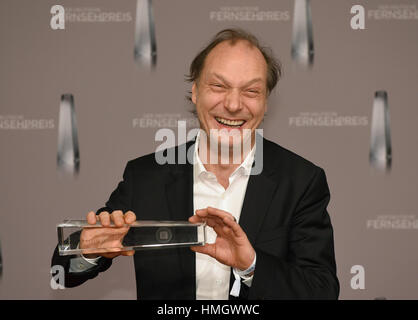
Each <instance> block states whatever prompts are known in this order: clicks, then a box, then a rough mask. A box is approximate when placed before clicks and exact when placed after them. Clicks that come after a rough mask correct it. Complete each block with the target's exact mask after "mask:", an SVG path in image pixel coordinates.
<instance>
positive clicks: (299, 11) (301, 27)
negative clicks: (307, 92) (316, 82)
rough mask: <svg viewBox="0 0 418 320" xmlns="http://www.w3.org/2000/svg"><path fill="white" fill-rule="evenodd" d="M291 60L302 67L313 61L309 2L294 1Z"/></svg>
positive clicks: (305, 0) (309, 64)
mask: <svg viewBox="0 0 418 320" xmlns="http://www.w3.org/2000/svg"><path fill="white" fill-rule="evenodd" d="M292 59H293V60H294V61H296V62H297V63H299V64H300V65H303V66H311V65H312V64H313V60H314V47H313V36H312V15H311V5H310V0H295V6H294V10H293V31H292Z"/></svg>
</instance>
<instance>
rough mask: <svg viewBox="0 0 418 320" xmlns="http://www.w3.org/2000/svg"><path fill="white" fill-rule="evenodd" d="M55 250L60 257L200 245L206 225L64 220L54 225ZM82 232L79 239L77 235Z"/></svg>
mask: <svg viewBox="0 0 418 320" xmlns="http://www.w3.org/2000/svg"><path fill="white" fill-rule="evenodd" d="M57 232H58V251H59V254H60V255H62V256H65V255H71V254H81V253H82V254H92V253H106V252H117V251H125V250H139V249H157V248H170V247H188V246H203V245H205V243H206V224H205V223H197V224H194V223H190V222H188V221H135V222H134V223H132V224H131V225H129V226H128V225H125V226H123V227H116V226H115V225H113V224H111V225H110V226H109V227H103V226H102V225H101V223H100V222H98V223H97V224H96V225H91V224H88V223H87V221H86V220H65V221H64V222H63V223H61V224H58V225H57ZM82 232H83V240H82V241H81V242H80V235H81V233H82Z"/></svg>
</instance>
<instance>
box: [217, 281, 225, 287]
mask: <svg viewBox="0 0 418 320" xmlns="http://www.w3.org/2000/svg"><path fill="white" fill-rule="evenodd" d="M223 283H224V282H223V280H221V279H216V284H217V285H219V286H220V285H222V284H223Z"/></svg>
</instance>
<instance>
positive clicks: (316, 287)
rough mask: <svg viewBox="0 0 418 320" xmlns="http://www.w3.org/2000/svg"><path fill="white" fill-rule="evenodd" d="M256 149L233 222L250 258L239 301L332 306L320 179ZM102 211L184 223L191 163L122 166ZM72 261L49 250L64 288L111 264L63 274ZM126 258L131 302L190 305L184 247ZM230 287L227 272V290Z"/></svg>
mask: <svg viewBox="0 0 418 320" xmlns="http://www.w3.org/2000/svg"><path fill="white" fill-rule="evenodd" d="M263 142H264V144H263V149H264V153H263V156H264V163H263V171H262V173H261V174H259V175H251V176H250V178H249V181H248V186H247V190H246V194H245V198H244V203H243V206H242V212H241V216H240V220H239V224H240V225H241V227H242V228H243V230H244V231H245V233H246V234H247V236H248V239H249V241H250V242H251V244H252V245H253V247H254V249H255V251H256V253H257V264H256V269H255V273H254V277H253V282H252V286H251V287H250V288H248V287H247V286H246V285H242V286H241V293H240V298H241V299H337V298H338V294H339V282H338V279H337V276H336V264H335V256H334V243H333V229H332V226H331V221H330V217H329V215H328V212H327V209H326V208H327V205H328V202H329V199H330V194H329V189H328V185H327V181H326V177H325V173H324V171H323V170H322V169H321V168H319V167H317V166H315V165H314V164H312V163H311V162H309V161H307V160H305V159H303V158H301V157H300V156H298V155H296V154H294V153H292V152H290V151H288V150H286V149H284V148H282V147H280V146H279V145H277V144H275V143H273V142H271V141H268V140H266V139H264V140H263ZM192 144H193V142H191V143H190V142H189V143H188V144H187V148H189V147H190V146H191V145H192ZM192 147H194V146H192ZM175 150H176V152H177V150H178V147H176V148H175ZM176 159H177V158H176ZM104 210H107V211H109V212H112V211H113V210H122V211H123V212H126V211H128V210H132V211H133V212H135V214H136V215H137V219H138V220H183V221H186V220H188V218H189V217H190V216H192V215H193V213H194V211H193V166H192V164H183V165H180V164H175V165H169V164H166V165H159V164H157V163H156V161H155V154H150V155H146V156H143V157H140V158H137V159H135V160H131V161H129V162H128V164H127V166H126V169H125V172H124V175H123V181H121V182H120V183H119V185H118V187H117V188H116V190H115V191H113V193H112V194H111V196H110V199H109V201H108V202H107V203H106V207H104V208H101V209H100V210H98V211H97V213H100V212H102V211H104ZM74 237H77V235H74ZM72 257H74V256H65V257H61V256H59V255H58V252H57V248H56V249H55V252H54V255H53V258H52V265H56V264H60V265H62V266H63V267H64V269H65V270H66V277H65V280H66V282H65V285H66V287H74V286H77V285H80V284H81V283H83V282H85V281H87V280H88V279H91V278H94V277H96V276H97V275H98V274H99V273H100V272H103V271H105V270H106V269H108V268H109V267H110V265H111V263H112V260H111V259H106V258H101V259H100V260H99V264H98V266H97V267H94V268H92V269H90V270H88V271H86V272H82V273H69V272H68V269H69V265H70V259H71V258H72ZM133 259H134V265H135V273H136V283H137V296H138V299H195V298H196V274H195V253H194V252H193V251H191V250H190V249H189V248H177V249H174V248H171V249H160V250H144V251H136V252H135V255H134V257H133ZM232 282H233V275H232V272H231V281H230V288H231V284H232ZM230 298H232V297H230Z"/></svg>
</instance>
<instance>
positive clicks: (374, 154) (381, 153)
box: [369, 91, 392, 171]
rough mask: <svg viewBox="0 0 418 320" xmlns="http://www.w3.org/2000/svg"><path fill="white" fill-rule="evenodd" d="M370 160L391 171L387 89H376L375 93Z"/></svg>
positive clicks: (378, 167)
mask: <svg viewBox="0 0 418 320" xmlns="http://www.w3.org/2000/svg"><path fill="white" fill-rule="evenodd" d="M369 161H370V165H371V166H373V167H374V168H376V169H379V170H384V171H389V170H390V168H391V165H392V144H391V138H390V123H389V106H388V94H387V92H386V91H376V92H375V95H374V101H373V114H372V121H371V138H370V154H369Z"/></svg>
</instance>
